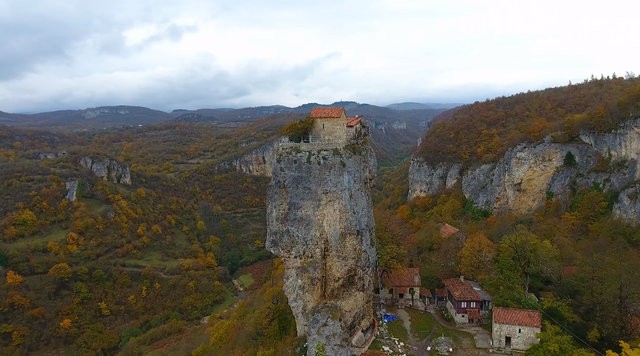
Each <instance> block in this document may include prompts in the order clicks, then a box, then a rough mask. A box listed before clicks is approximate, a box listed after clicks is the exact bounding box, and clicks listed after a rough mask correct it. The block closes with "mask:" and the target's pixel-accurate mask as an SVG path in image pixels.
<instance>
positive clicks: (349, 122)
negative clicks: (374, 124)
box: [347, 117, 362, 127]
mask: <svg viewBox="0 0 640 356" xmlns="http://www.w3.org/2000/svg"><path fill="white" fill-rule="evenodd" d="M360 121H362V118H361V117H350V118H349V119H348V120H347V127H353V126H356V125H357V124H359V123H360Z"/></svg>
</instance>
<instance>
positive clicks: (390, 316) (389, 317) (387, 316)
mask: <svg viewBox="0 0 640 356" xmlns="http://www.w3.org/2000/svg"><path fill="white" fill-rule="evenodd" d="M396 319H398V316H397V315H393V314H384V315H383V316H382V320H384V322H385V323H390V322H392V321H394V320H396Z"/></svg>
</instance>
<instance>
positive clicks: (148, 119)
mask: <svg viewBox="0 0 640 356" xmlns="http://www.w3.org/2000/svg"><path fill="white" fill-rule="evenodd" d="M314 106H342V107H344V108H345V109H346V110H347V112H348V113H349V114H358V115H362V116H367V117H369V118H370V119H374V120H375V119H378V120H389V119H397V120H415V119H416V118H424V117H425V115H426V116H429V118H430V117H432V115H433V113H434V112H439V111H442V110H443V109H448V108H450V107H451V104H421V103H398V104H391V105H388V106H387V107H382V106H376V105H371V104H363V103H357V102H354V101H340V102H335V103H332V104H318V103H307V104H303V105H300V106H297V107H293V108H291V107H287V106H283V105H269V106H257V107H246V108H239V109H233V108H216V109H196V110H186V109H177V110H173V111H171V112H164V111H160V110H154V109H150V108H146V107H141V106H128V105H116V106H99V107H94V108H86V109H80V110H56V111H49V112H41V113H36V114H14V113H6V112H2V111H0V124H4V125H8V126H20V127H28V128H47V129H58V130H78V129H97V128H109V127H119V126H138V125H152V124H157V123H161V122H165V121H170V120H176V121H184V122H208V123H211V124H214V125H222V126H240V125H243V124H246V123H247V122H251V121H255V120H259V119H262V118H265V117H269V116H272V115H279V114H290V113H300V114H304V113H306V112H309V111H310V110H311V108H312V107H314ZM409 112H411V113H409Z"/></svg>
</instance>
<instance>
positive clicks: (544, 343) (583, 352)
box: [527, 321, 594, 356]
mask: <svg viewBox="0 0 640 356" xmlns="http://www.w3.org/2000/svg"><path fill="white" fill-rule="evenodd" d="M543 329H544V331H543V332H541V333H539V334H538V337H539V338H540V342H539V343H538V344H536V345H533V347H531V348H530V349H529V350H528V351H527V356H548V355H570V356H588V355H594V354H593V353H592V352H590V351H589V350H587V349H582V348H579V347H578V346H576V344H575V342H574V341H573V338H572V337H571V336H570V335H567V334H566V333H564V332H563V331H562V330H561V329H560V328H559V327H558V326H555V325H553V324H551V323H550V322H547V321H545V322H544V328H543Z"/></svg>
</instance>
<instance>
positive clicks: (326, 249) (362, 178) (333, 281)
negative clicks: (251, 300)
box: [266, 142, 376, 355]
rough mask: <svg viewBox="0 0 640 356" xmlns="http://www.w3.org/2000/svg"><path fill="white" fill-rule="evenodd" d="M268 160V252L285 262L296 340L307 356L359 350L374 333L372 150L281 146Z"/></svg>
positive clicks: (286, 289) (356, 145)
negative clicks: (300, 341) (318, 351)
mask: <svg viewBox="0 0 640 356" xmlns="http://www.w3.org/2000/svg"><path fill="white" fill-rule="evenodd" d="M274 158H275V159H274V160H273V161H274V166H273V167H272V180H271V183H270V185H269V189H268V203H267V241H266V247H267V249H269V251H271V252H273V253H274V254H276V255H278V256H279V257H280V258H281V259H282V261H283V262H284V265H285V275H284V279H285V284H284V292H285V294H286V295H287V298H288V302H289V305H290V306H291V310H292V311H293V314H294V316H295V320H296V327H297V333H298V336H305V337H307V345H308V350H307V355H315V354H316V348H317V347H319V348H321V347H324V350H325V351H326V354H328V355H349V354H352V353H354V352H357V350H359V349H358V348H359V347H362V346H363V345H364V344H366V341H367V339H368V335H370V334H372V333H373V330H374V328H375V327H374V311H373V305H372V297H373V296H372V291H373V288H374V283H373V282H374V281H373V278H374V273H375V271H374V269H375V266H376V249H375V246H374V241H375V235H374V234H375V224H374V220H373V210H372V204H371V195H370V187H371V185H372V182H373V178H374V175H375V170H376V161H375V156H374V154H373V151H372V149H371V148H370V147H369V145H368V144H366V143H364V142H359V143H352V144H348V145H345V146H342V147H329V146H326V147H322V145H317V144H309V143H307V144H305V143H300V144H294V143H281V144H279V145H277V146H276V147H275V150H274ZM319 345H321V346H319Z"/></svg>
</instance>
